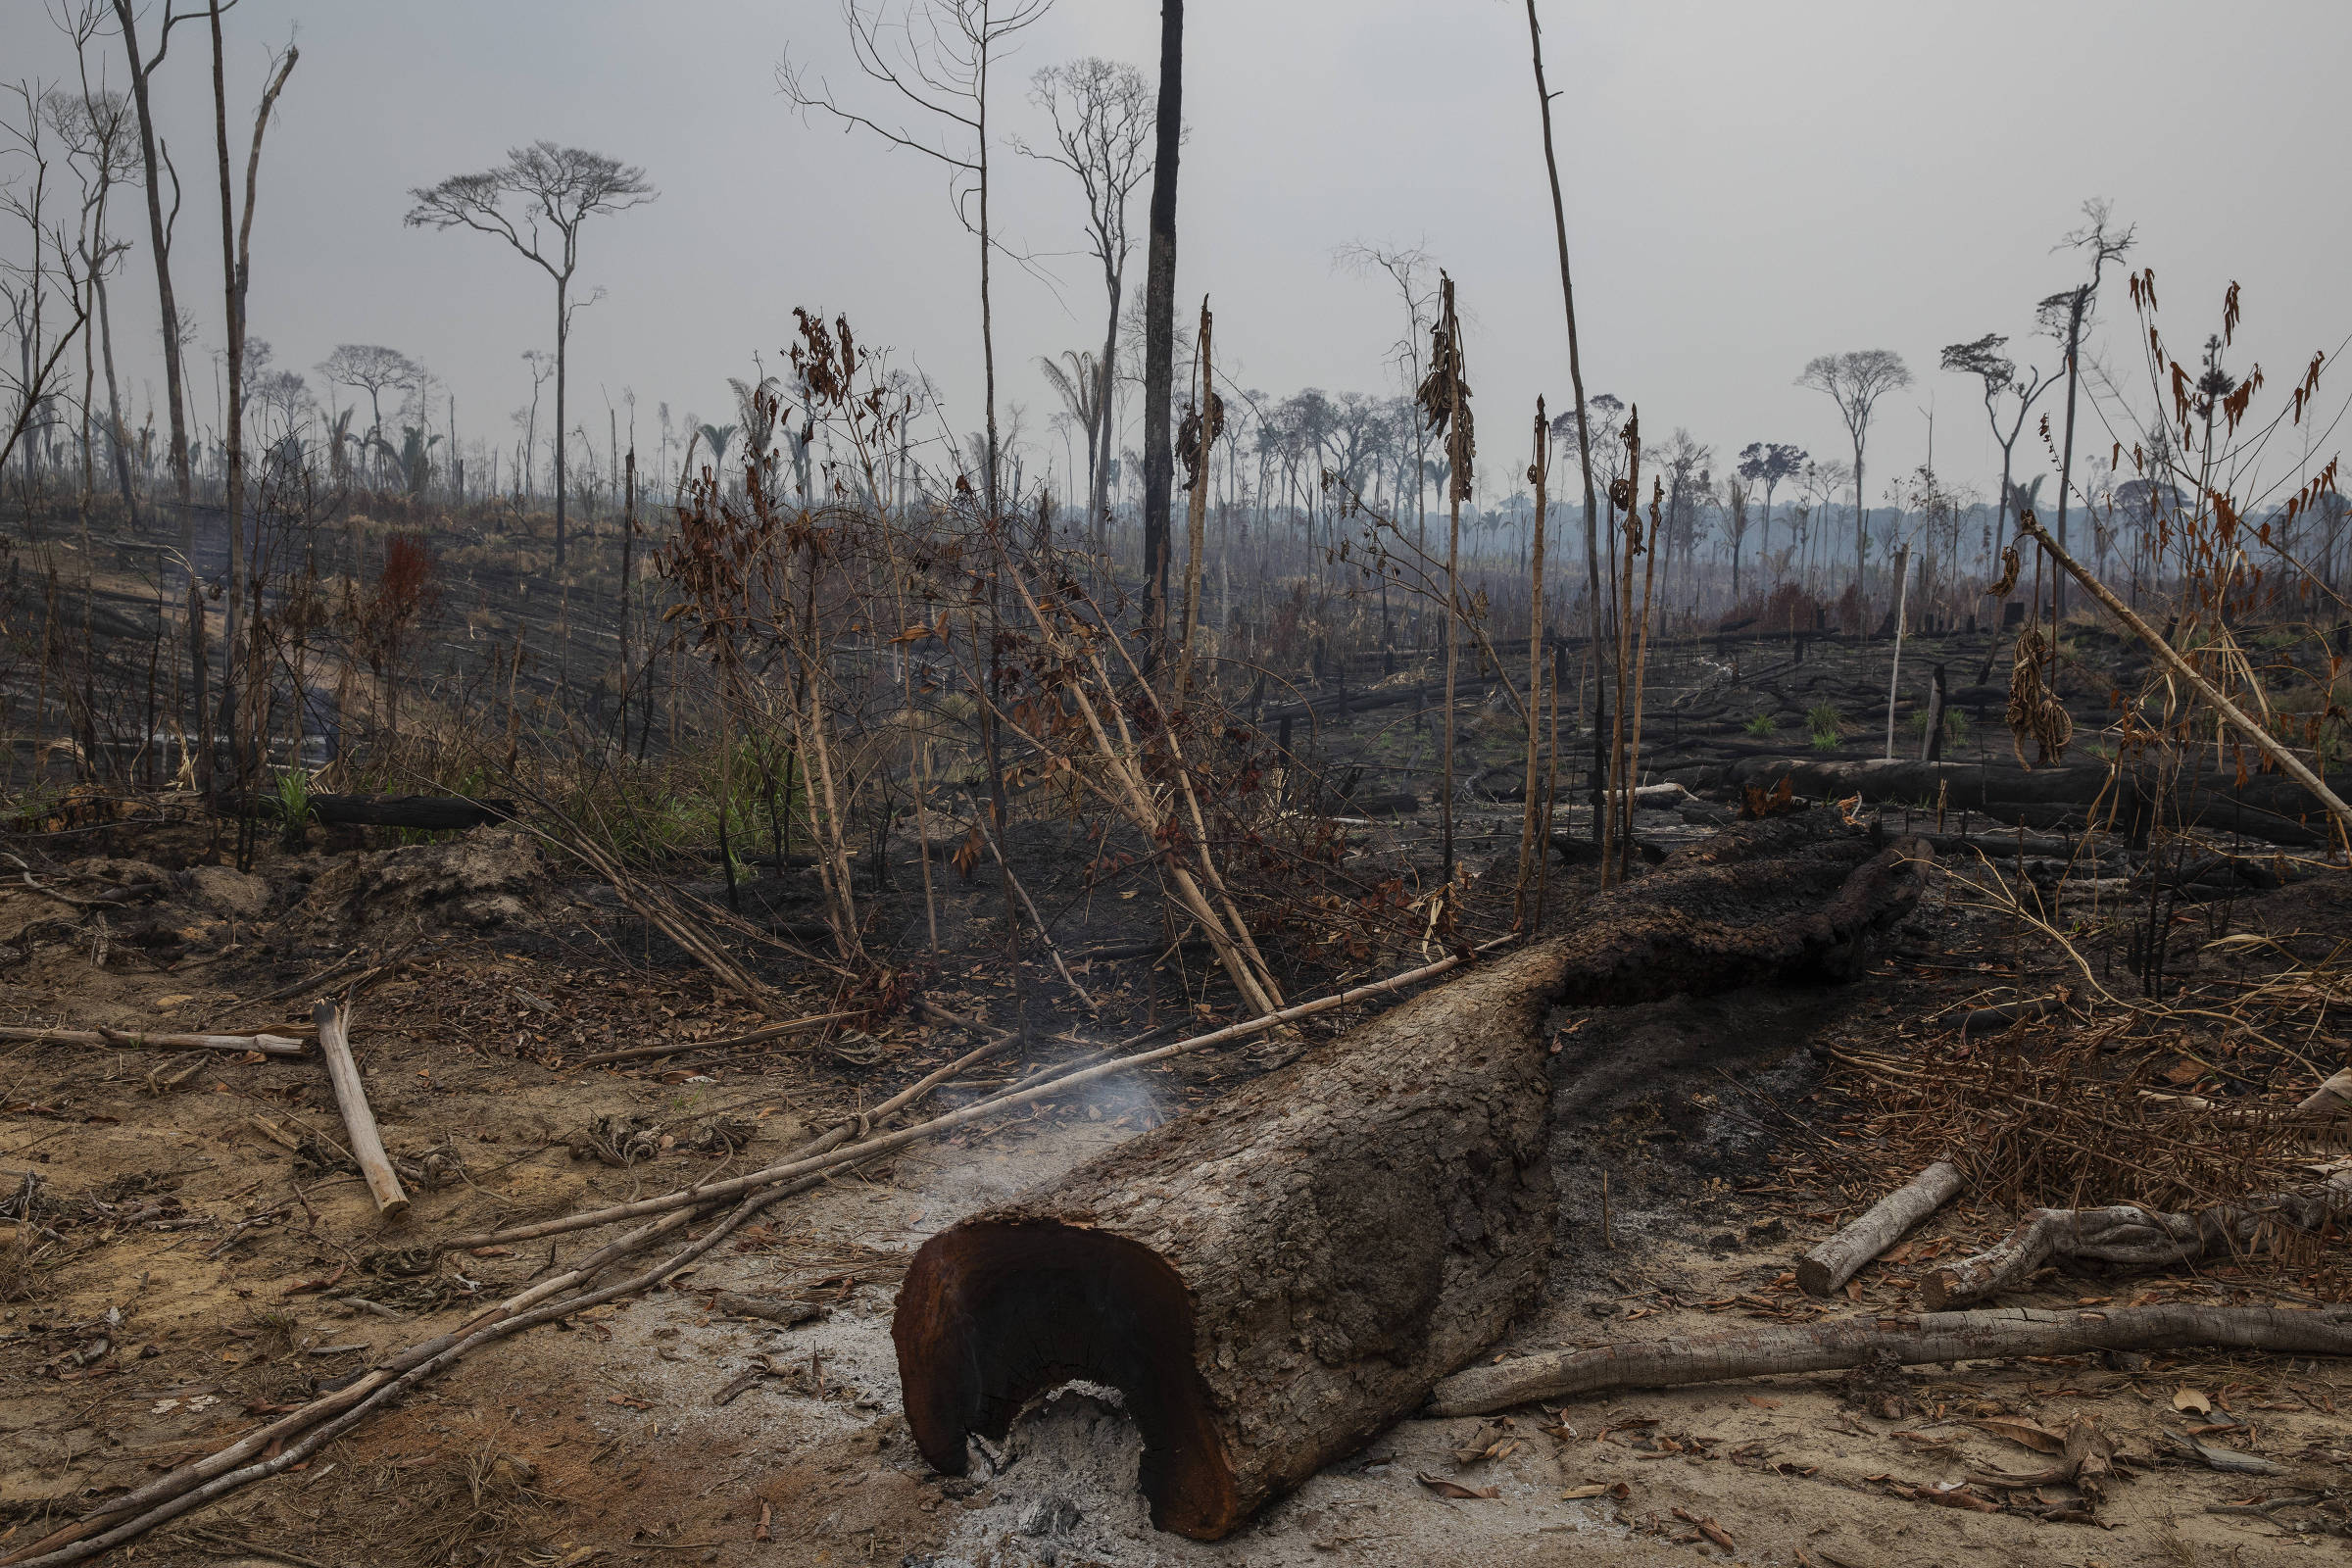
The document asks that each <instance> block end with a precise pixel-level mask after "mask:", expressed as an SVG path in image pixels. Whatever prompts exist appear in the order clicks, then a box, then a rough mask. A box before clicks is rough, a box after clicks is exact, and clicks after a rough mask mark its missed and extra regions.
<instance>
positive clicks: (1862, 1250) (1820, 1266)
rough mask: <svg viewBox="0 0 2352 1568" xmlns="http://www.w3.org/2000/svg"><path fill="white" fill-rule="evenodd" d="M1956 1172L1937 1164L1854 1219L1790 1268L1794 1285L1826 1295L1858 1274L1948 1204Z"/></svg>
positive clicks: (1957, 1177)
mask: <svg viewBox="0 0 2352 1568" xmlns="http://www.w3.org/2000/svg"><path fill="white" fill-rule="evenodd" d="M1960 1185H1961V1184H1960V1168H1959V1167H1958V1166H1957V1165H1954V1164H1952V1163H1951V1162H1950V1161H1948V1160H1941V1159H1939V1160H1937V1161H1936V1162H1935V1163H1934V1164H1932V1165H1930V1166H1929V1167H1928V1168H1927V1169H1926V1170H1923V1171H1921V1172H1920V1173H1919V1174H1918V1175H1917V1176H1914V1177H1912V1178H1911V1180H1910V1181H1909V1182H1908V1183H1907V1184H1905V1185H1904V1186H1901V1187H1898V1188H1896V1189H1895V1190H1894V1191H1893V1192H1891V1193H1888V1194H1887V1196H1886V1197H1885V1198H1882V1199H1880V1200H1879V1201H1877V1202H1875V1203H1873V1204H1871V1205H1870V1207H1869V1209H1867V1210H1866V1211H1865V1212H1864V1213H1863V1215H1862V1217H1861V1218H1860V1219H1857V1220H1855V1221H1854V1222H1853V1223H1852V1224H1851V1225H1848V1226H1846V1227H1845V1229H1843V1230H1841V1231H1839V1232H1838V1234H1837V1235H1835V1236H1833V1237H1831V1238H1830V1239H1829V1240H1828V1241H1826V1242H1824V1243H1822V1244H1821V1245H1820V1246H1819V1247H1816V1248H1815V1249H1813V1250H1811V1251H1810V1252H1807V1253H1806V1254H1805V1255H1804V1256H1803V1257H1802V1258H1801V1259H1799V1260H1798V1262H1797V1265H1796V1283H1797V1284H1798V1285H1800V1286H1802V1287H1803V1288H1804V1290H1805V1294H1806V1295H1808V1296H1827V1295H1829V1294H1830V1293H1831V1292H1832V1291H1834V1290H1836V1289H1838V1286H1840V1285H1843V1284H1844V1283H1845V1282H1846V1281H1847V1280H1850V1279H1852V1278H1853V1277H1854V1276H1855V1275H1856V1274H1858V1273H1860V1272H1861V1271H1862V1265H1863V1264H1865V1263H1867V1262H1869V1261H1870V1260H1871V1259H1872V1258H1874V1257H1877V1256H1878V1255H1879V1254H1880V1253H1881V1252H1884V1251H1885V1250H1887V1249H1888V1248H1889V1247H1892V1246H1893V1245H1894V1244H1895V1243H1896V1242H1898V1241H1900V1240H1902V1237H1903V1233H1904V1232H1905V1231H1908V1230H1909V1229H1911V1227H1912V1226H1914V1225H1917V1224H1918V1223H1919V1222H1920V1221H1922V1220H1924V1219H1926V1218H1927V1217H1928V1216H1929V1215H1930V1214H1933V1213H1935V1212H1936V1210H1937V1209H1939V1208H1941V1207H1942V1206H1943V1205H1944V1204H1946V1203H1948V1202H1950V1201H1952V1195H1953V1194H1955V1193H1957V1192H1959V1191H1960Z"/></svg>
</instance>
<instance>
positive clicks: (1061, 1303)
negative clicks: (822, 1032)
mask: <svg viewBox="0 0 2352 1568" xmlns="http://www.w3.org/2000/svg"><path fill="white" fill-rule="evenodd" d="M1564 965H1565V954H1564V952H1563V950H1562V949H1561V948H1560V947H1558V946H1547V947H1544V948H1538V949H1534V950H1531V951H1529V952H1527V953H1524V954H1521V955H1519V956H1516V957H1514V958H1510V959H1507V960H1505V961H1504V962H1502V963H1499V964H1496V965H1495V966H1494V967H1493V968H1491V969H1488V970H1485V971H1483V972H1481V973H1477V974H1474V975H1471V976H1469V977H1468V978H1466V979H1464V980H1461V981H1457V982H1455V983H1454V984H1452V985H1449V986H1447V987H1446V988H1445V989H1444V990H1443V991H1440V992H1434V993H1431V994H1428V995H1426V996H1423V997H1421V998H1419V999H1416V1000H1415V1001H1413V1002H1410V1003H1407V1004H1405V1005H1402V1006H1400V1007H1397V1009H1395V1010H1394V1011H1392V1012H1389V1013H1387V1014H1385V1015H1383V1016H1382V1017H1380V1018H1378V1019H1376V1020H1374V1021H1373V1022H1371V1023H1369V1024H1367V1025H1365V1026H1363V1027H1362V1028H1359V1029H1356V1030H1353V1031H1351V1032H1350V1033H1348V1035H1347V1036H1345V1037H1343V1038H1342V1039H1340V1040H1339V1041H1336V1042H1334V1043H1332V1044H1331V1045H1329V1046H1326V1047H1324V1048H1322V1049H1321V1050H1319V1051H1316V1052H1314V1053H1312V1054H1309V1055H1308V1056H1307V1057H1306V1058H1305V1059H1303V1060H1301V1061H1300V1062H1299V1063H1297V1064H1296V1065H1294V1066H1293V1067H1291V1068H1288V1069H1286V1070H1284V1071H1282V1072H1279V1073H1275V1074H1272V1075H1270V1076H1268V1077H1265V1078H1262V1079H1259V1080H1258V1081H1257V1082H1256V1083H1254V1084H1251V1085H1250V1086H1249V1087H1247V1088H1245V1089H1242V1090H1240V1091H1239V1092H1237V1093H1235V1094H1233V1095H1230V1096H1228V1097H1226V1098H1225V1099H1224V1100H1222V1101H1219V1102H1218V1103H1216V1104H1214V1105H1213V1106H1211V1107H1209V1108H1208V1109H1206V1110H1205V1111H1203V1112H1201V1114H1199V1115H1195V1116H1188V1117H1185V1118H1183V1119H1181V1120H1179V1121H1176V1122H1172V1123H1170V1124H1169V1125H1167V1126H1166V1127H1164V1128H1162V1129H1160V1130H1159V1131H1157V1132H1154V1133H1151V1134H1148V1135H1146V1136H1144V1137H1142V1138H1139V1139H1137V1140H1135V1141H1134V1142H1133V1143H1131V1144H1129V1145H1127V1146H1126V1147H1124V1148H1122V1149H1120V1150H1117V1151H1115V1152H1112V1153H1110V1154H1107V1155H1105V1156H1103V1157H1102V1158H1100V1159H1097V1160H1095V1161H1093V1162H1091V1163H1089V1164H1087V1165H1085V1166H1082V1167H1080V1168H1079V1169H1078V1170H1076V1171H1074V1172H1072V1173H1071V1174H1070V1175H1069V1176H1067V1177H1065V1178H1063V1179H1062V1180H1061V1181H1059V1182H1057V1183H1055V1184H1054V1185H1053V1186H1050V1187H1048V1188H1046V1189H1044V1190H1043V1191H1041V1192H1038V1193H1036V1194H1034V1195H1032V1196H1030V1197H1029V1198H1027V1199H1024V1200H1022V1201H1018V1202H1015V1203H1012V1204H1008V1205H1005V1206H1004V1207H1001V1208H996V1209H991V1210H989V1211H987V1212H985V1213H983V1214H980V1215H978V1216H976V1217H975V1218H973V1219H971V1220H968V1221H966V1222H964V1223H963V1224H961V1225H958V1226H956V1227H955V1228H954V1229H952V1230H949V1231H946V1232H943V1233H941V1234H940V1235H939V1236H936V1237H934V1238H933V1239H932V1240H931V1241H930V1242H929V1243H928V1244H926V1245H925V1246H924V1248H923V1250H921V1251H920V1252H919V1253H917V1254H916V1256H915V1261H914V1266H913V1268H912V1269H911V1270H910V1271H909V1272H908V1274H907V1283H906V1286H905V1289H904V1290H903V1291H902V1293H901V1295H900V1298H899V1309H898V1316H897V1319H896V1321H895V1323H894V1325H893V1329H892V1333H893V1337H894V1338H895V1339H896V1340H897V1343H898V1349H899V1371H900V1379H901V1382H902V1384H903V1385H904V1388H905V1391H906V1399H907V1420H908V1422H909V1424H910V1425H911V1427H912V1428H913V1431H914V1436H915V1441H916V1442H917V1443H918V1444H919V1445H920V1446H921V1448H922V1451H923V1456H924V1457H925V1458H926V1459H928V1460H929V1461H930V1462H931V1464H932V1465H933V1466H934V1467H935V1468H937V1469H939V1470H942V1471H946V1472H949V1473H960V1472H961V1471H962V1469H963V1468H964V1445H965V1439H966V1438H967V1436H968V1435H970V1434H972V1433H974V1432H977V1433H980V1434H982V1435H983V1436H987V1437H990V1438H992V1439H994V1438H1002V1437H1004V1436H1005V1432H1006V1430H1007V1429H1008V1428H1009V1426H1010V1425H1011V1422H1012V1420H1013V1417H1014V1416H1015V1415H1017V1414H1018V1413H1019V1412H1020V1411H1021V1409H1022V1407H1023V1406H1024V1404H1026V1403H1027V1401H1028V1400H1029V1399H1030V1398H1031V1397H1034V1396H1036V1395H1039V1394H1042V1393H1044V1392H1046V1391H1048V1390H1050V1389H1053V1388H1054V1387H1056V1386H1058V1385H1060V1384H1062V1383H1066V1382H1069V1381H1070V1380H1072V1379H1080V1378H1083V1379H1091V1380H1093V1381H1095V1382H1098V1383H1103V1384H1107V1385H1110V1386H1112V1387H1115V1388H1117V1389H1119V1390H1121V1391H1122V1392H1123V1393H1124V1394H1125V1395H1126V1397H1127V1403H1128V1408H1129V1410H1130V1411H1131V1412H1132V1413H1133V1415H1134V1417H1135V1420H1136V1423H1137V1425H1138V1426H1139V1427H1140V1428H1141V1429H1142V1432H1143V1436H1144V1445H1145V1449H1144V1468H1143V1485H1144V1491H1145V1492H1146V1494H1147V1495H1149V1496H1150V1497H1151V1500H1152V1519H1153V1522H1154V1523H1156V1524H1157V1525H1158V1526H1159V1527H1160V1528H1161V1529H1163V1530H1172V1531H1175V1532H1177V1533H1178V1534H1181V1535H1187V1536H1192V1537H1195V1538H1197V1539H1201V1540H1214V1539H1216V1538H1217V1537H1220V1536H1222V1535H1224V1534H1226V1533H1227V1532H1228V1531H1230V1530H1232V1529H1233V1528H1234V1527H1235V1526H1236V1525H1238V1524H1239V1523H1241V1522H1242V1520H1243V1519H1245V1518H1247V1517H1248V1516H1249V1514H1250V1512H1251V1510H1253V1509H1255V1508H1256V1507H1257V1506H1259V1505H1260V1504H1261V1503H1263V1502H1265V1501H1267V1500H1268V1499H1269V1498H1271V1497H1273V1496H1275V1495H1279V1494H1280V1493H1282V1492H1284V1491H1287V1490H1289V1489H1290V1488H1292V1487H1295V1486H1297V1485H1298V1484H1299V1482H1301V1481H1303V1480H1305V1479H1306V1477H1308V1476H1310V1475H1312V1474H1313V1473H1314V1472H1315V1471H1316V1470H1317V1469H1319V1468H1321V1467H1322V1466H1323V1465H1325V1464H1327V1463H1329V1462H1330V1461H1331V1460H1333V1459H1335V1458H1338V1457H1339V1456H1340V1455H1341V1454H1344V1453H1346V1452H1348V1451H1349V1450H1350V1449H1352V1448H1354V1447H1355V1446H1358V1445H1360V1444H1361V1443H1362V1442H1363V1441H1364V1440H1365V1439H1367V1438H1369V1437H1371V1436H1372V1435H1373V1434H1374V1433H1376V1432H1378V1431H1380V1430H1381V1429H1382V1428H1383V1427H1386V1426H1387V1425H1388V1424H1389V1423H1391V1422H1392V1421H1395V1420H1396V1419H1397V1418H1398V1417H1399V1416H1401V1415H1404V1414H1405V1413H1407V1412H1408V1411H1410V1410H1411V1409H1413V1408H1414V1407H1415V1406H1416V1405H1418V1404H1419V1403H1420V1402H1421V1400H1422V1399H1423V1398H1424V1397H1426V1396H1427V1394H1428V1391H1429V1389H1430V1387H1431V1385H1432V1384H1433V1383H1434V1382H1435V1381H1436V1380H1437V1379H1438V1378H1439V1377H1442V1376H1443V1375H1445V1374H1446V1372H1448V1371H1450V1370H1452V1369H1453V1368H1454V1367H1457V1366H1459V1365H1461V1364H1462V1363H1463V1362H1465V1361H1467V1360H1468V1359H1469V1358H1470V1357H1472V1356H1474V1355H1476V1354H1477V1353H1478V1352H1479V1351H1480V1350H1481V1349H1482V1348H1485V1347H1486V1346H1487V1345H1488V1344H1489V1343H1491V1342H1492V1341H1493V1340H1494V1339H1495V1336H1497V1335H1498V1334H1500V1333H1501V1332H1502V1330H1503V1328H1504V1327H1505V1326H1506V1325H1507V1324H1508V1323H1509V1322H1510V1320H1511V1318H1512V1317H1513V1316H1514V1315H1515V1314H1516V1313H1517V1312H1518V1311H1519V1310H1520V1309H1521V1308H1522V1307H1524V1306H1525V1305H1527V1304H1528V1302H1530V1301H1531V1300H1533V1299H1534V1298H1535V1294H1536V1291H1537V1289H1538V1287H1539V1286H1540V1285H1541V1284H1542V1282H1543V1278H1544V1261H1545V1257H1546V1254H1547V1253H1548V1252H1549V1250H1550V1245H1551V1225H1552V1212H1553V1198H1552V1189H1551V1171H1550V1166H1549V1163H1548V1160H1547V1158H1546V1152H1545V1130H1546V1117H1545V1102H1546V1098H1547V1092H1548V1086H1547V1083H1546V1078H1545V1072H1544V1039H1543V1029H1542V1023H1543V1016H1544V1009H1545V1006H1546V1005H1547V1002H1548V999H1549V997H1550V995H1551V994H1552V993H1553V992H1554V991H1556V990H1557V988H1558V984H1559V980H1560V977H1561V975H1562V974H1563V973H1564Z"/></svg>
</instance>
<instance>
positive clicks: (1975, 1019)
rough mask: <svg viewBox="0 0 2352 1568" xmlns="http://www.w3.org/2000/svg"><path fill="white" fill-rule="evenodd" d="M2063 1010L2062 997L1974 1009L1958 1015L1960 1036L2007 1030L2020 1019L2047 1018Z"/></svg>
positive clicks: (2064, 1000) (2064, 1002)
mask: <svg viewBox="0 0 2352 1568" xmlns="http://www.w3.org/2000/svg"><path fill="white" fill-rule="evenodd" d="M2065 1009H2066V999H2064V998H2063V997H2035V998H2034V999H2033V1000H2032V1001H2030V1002H2004V1003H2000V1004H1999V1005H1995V1006H1990V1007H1976V1008H1973V1009H1971V1010H1970V1011H1967V1012H1964V1013H1962V1014H1961V1015H1960V1034H1961V1036H1962V1038H1966V1037H1967V1036H1969V1035H1986V1034H1991V1033H1992V1032H1993V1031H1995V1030H1998V1029H2007V1028H2008V1027H2009V1026H2010V1025H2011V1024H2013V1023H2016V1022H2018V1021H2019V1020H2021V1019H2029V1020H2030V1019H2034V1018H2047V1017H2048V1016H2049V1015H2050V1014H2051V1013H2054V1012H2063V1011H2064V1010H2065Z"/></svg>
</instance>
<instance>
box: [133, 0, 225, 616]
mask: <svg viewBox="0 0 2352 1568" xmlns="http://www.w3.org/2000/svg"><path fill="white" fill-rule="evenodd" d="M114 6H115V21H116V23H117V25H119V27H120V29H121V31H122V34H123V54H124V56H125V57H126V58H127V59H128V61H129V64H130V96H131V101H132V102H133V103H134V104H136V105H137V106H138V112H139V159H140V162H141V163H142V164H143V165H144V167H145V172H146V177H145V179H144V180H143V181H142V183H143V184H145V186H146V188H147V242H148V250H149V253H150V254H151V255H152V256H153V257H154V259H155V292H156V298H157V301H158V303H159V305H160V306H161V308H162V313H163V316H162V320H163V348H164V393H165V399H166V402H167V403H168V405H169V407H170V411H171V417H172V451H171V454H170V461H171V465H172V487H173V490H174V492H175V494H176V496H177V499H178V501H179V506H180V553H181V555H182V556H183V557H191V558H192V557H193V555H194V552H195V548H196V518H195V516H194V515H193V514H191V513H190V512H188V510H187V507H188V499H189V497H188V486H189V480H190V475H189V472H188V418H187V392H186V382H185V371H184V369H183V361H182V353H181V351H182V350H183V349H184V348H185V347H186V344H185V341H184V340H183V338H182V336H181V331H180V318H179V303H178V300H177V299H176V297H175V296H174V295H173V293H172V230H173V229H174V228H175V227H176V226H177V225H178V221H179V172H178V171H177V170H174V169H173V168H172V149H171V147H170V146H169V145H168V144H167V143H166V142H165V141H164V139H163V138H162V136H161V135H159V134H158V133H157V131H156V128H155V112H154V107H153V101H152V91H153V82H154V77H155V73H156V72H157V70H158V69H160V68H161V67H162V65H163V63H164V56H165V54H166V53H168V52H169V51H170V49H171V47H172V28H173V27H175V26H177V25H179V24H181V23H183V22H190V21H193V20H195V19H196V18H198V17H201V16H203V15H205V13H204V12H202V11H180V12H174V11H173V10H172V5H171V3H170V0H166V3H165V6H164V23H163V26H162V27H161V28H159V29H158V30H157V33H156V42H155V53H154V54H152V55H145V56H142V55H141V54H140V52H139V19H138V12H137V9H136V8H135V6H134V5H133V0H114ZM167 175H168V176H169V177H170V179H171V182H172V208H171V211H170V212H169V213H167V212H166V211H165V210H164V180H165V178H166V176H167ZM188 569H189V583H190V587H191V590H192V589H193V585H194V582H195V576H194V572H195V567H194V565H193V564H192V561H191V564H190V565H189V568H188Z"/></svg>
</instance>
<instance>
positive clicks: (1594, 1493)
mask: <svg viewBox="0 0 2352 1568" xmlns="http://www.w3.org/2000/svg"><path fill="white" fill-rule="evenodd" d="M1621 1484H1622V1483H1621ZM1608 1492H1609V1489H1608V1488H1607V1487H1604V1486H1602V1485H1601V1484H1600V1483H1599V1482H1597V1481H1589V1482H1587V1483H1586V1484H1585V1485H1583V1486H1581V1487H1570V1488H1569V1489H1568V1490H1567V1491H1566V1492H1563V1493H1561V1494H1560V1500H1561V1501H1562V1502H1576V1501H1579V1500H1580V1499H1582V1498H1585V1497H1604V1496H1607V1495H1608Z"/></svg>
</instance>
